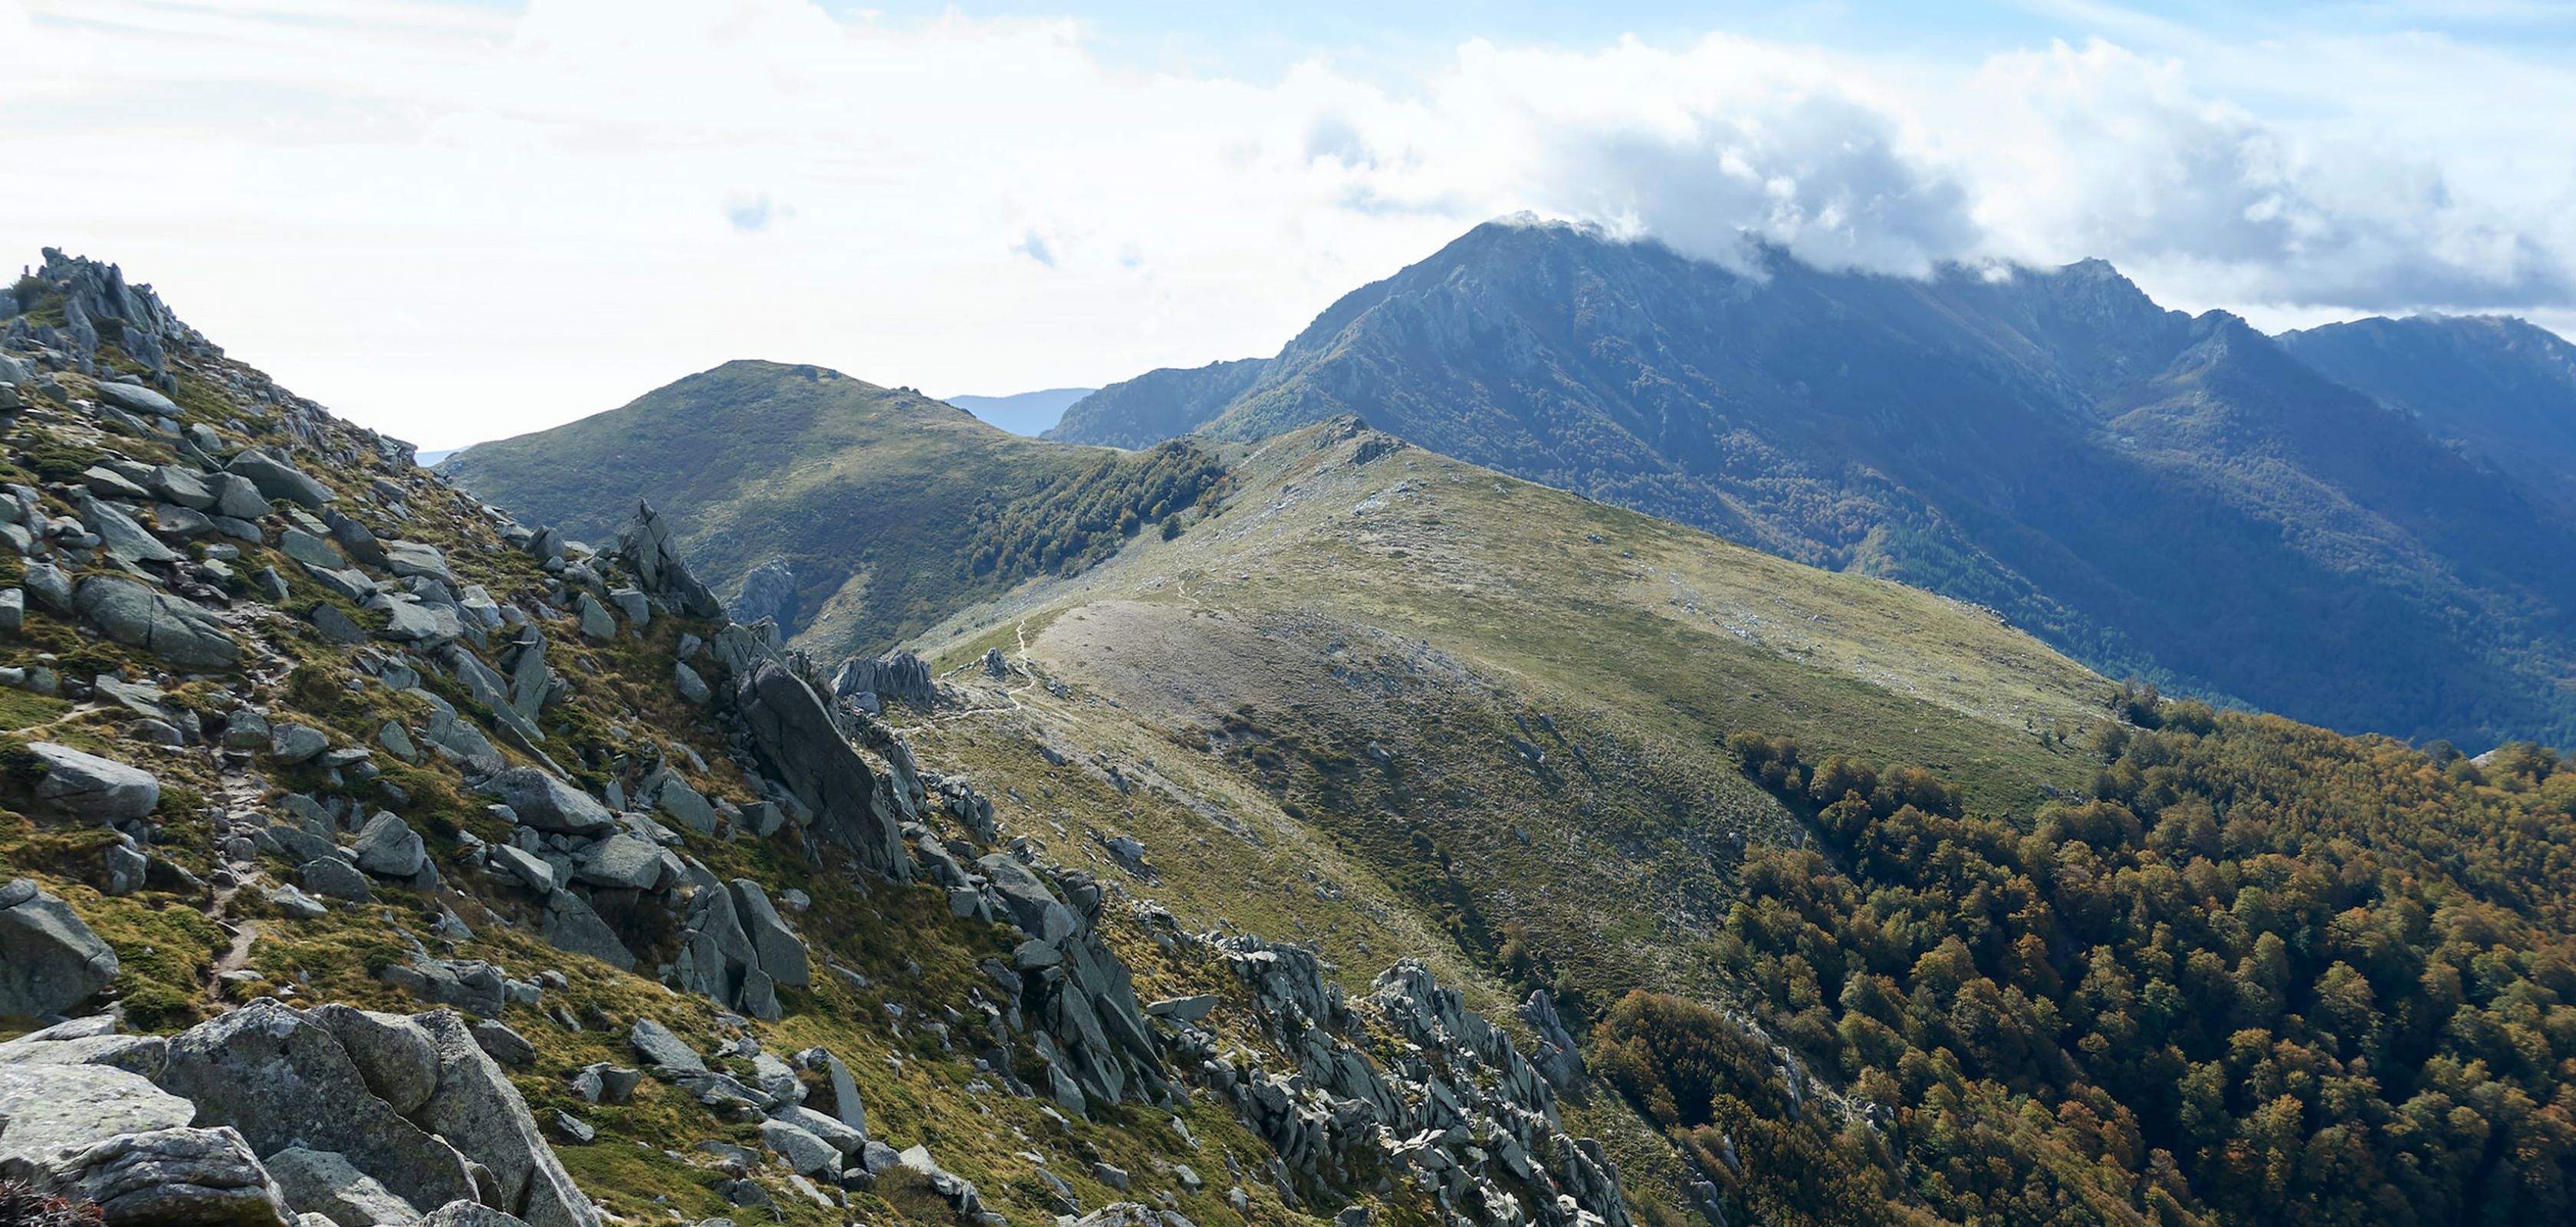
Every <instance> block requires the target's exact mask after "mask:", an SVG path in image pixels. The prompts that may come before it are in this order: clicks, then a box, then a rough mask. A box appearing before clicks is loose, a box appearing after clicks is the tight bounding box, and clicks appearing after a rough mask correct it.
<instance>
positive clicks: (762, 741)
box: [726, 628, 912, 881]
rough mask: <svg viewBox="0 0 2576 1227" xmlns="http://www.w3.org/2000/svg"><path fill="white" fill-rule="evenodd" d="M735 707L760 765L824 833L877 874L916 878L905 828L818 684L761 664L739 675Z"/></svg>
mask: <svg viewBox="0 0 2576 1227" xmlns="http://www.w3.org/2000/svg"><path fill="white" fill-rule="evenodd" d="M726 633H727V634H728V635H730V634H732V628H728V630H727V632H726ZM734 705H735V708H736V710H737V711H738V712H739V713H740V714H741V717H742V721H743V724H744V726H745V728H746V729H747V730H748V731H749V732H750V734H751V740H752V747H753V750H754V751H755V753H756V754H757V756H758V758H759V760H760V762H761V763H762V764H763V765H764V766H766V767H767V768H768V770H769V771H770V773H771V774H772V775H773V776H775V777H776V778H778V779H779V780H781V781H782V782H784V783H785V784H786V785H787V789H788V791H789V792H790V793H792V794H794V796H795V797H796V799H797V800H798V801H799V802H801V803H802V804H803V805H804V806H805V807H806V808H807V809H809V810H812V811H814V812H815V814H816V815H817V820H816V826H817V833H818V834H820V835H822V836H824V837H826V838H828V839H831V840H832V841H834V842H836V843H839V844H841V845H843V846H844V847H847V848H849V849H850V850H851V851H852V852H853V853H854V854H855V855H856V857H857V859H858V861H859V863H860V864H861V865H862V866H864V867H865V868H866V869H867V870H868V871H870V872H872V873H875V874H877V875H879V876H881V877H888V878H893V879H895V880H898V881H909V880H911V878H912V858H911V856H910V855H909V854H908V853H907V852H905V850H904V846H903V831H902V828H901V826H900V824H899V822H898V821H897V819H896V818H895V816H894V815H893V814H891V813H888V812H886V811H884V810H881V809H880V808H879V807H878V804H877V800H876V793H877V777H876V773H875V772H874V771H873V770H871V769H870V768H869V767H868V765H867V763H866V761H865V760H863V759H861V758H860V757H859V755H858V752H857V751H856V750H854V749H852V748H851V747H850V743H849V741H848V740H847V739H846V738H844V737H843V736H842V734H841V730H840V725H839V724H838V723H837V722H835V721H834V720H833V718H832V714H831V711H830V709H829V708H828V707H826V706H825V705H824V702H823V700H822V698H821V697H819V696H817V695H816V694H815V693H814V689H813V687H811V686H809V685H807V684H806V683H805V680H804V679H803V678H800V677H798V676H797V675H796V673H795V671H794V670H791V669H789V668H787V667H786V666H785V665H783V664H780V663H779V662H777V661H775V660H769V659H760V660H756V661H754V662H752V663H751V664H750V666H749V668H748V669H746V670H745V671H743V672H742V673H741V674H739V675H738V676H737V679H736V684H735V687H734Z"/></svg>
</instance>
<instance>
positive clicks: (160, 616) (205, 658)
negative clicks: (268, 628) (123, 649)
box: [73, 575, 241, 669]
mask: <svg viewBox="0 0 2576 1227" xmlns="http://www.w3.org/2000/svg"><path fill="white" fill-rule="evenodd" d="M73 604H74V606H75V607H76V608H77V609H78V610H79V611H80V615H81V616H82V617H84V618H87V619H88V620H89V621H90V622H91V623H92V624H94V625H96V626H97V627H98V629H99V631H100V633H102V634H104V635H106V636H107V637H108V638H110V639H113V640H115V641H117V642H118V643H122V644H124V645H126V646H127V647H133V648H142V649H144V650H145V651H148V652H150V653H152V654H153V655H155V656H158V657H160V658H161V659H163V660H166V661H169V662H170V663H172V664H174V665H181V666H185V667H188V668H193V669H223V668H230V667H231V666H232V665H233V663H234V662H235V661H237V660H239V659H240V657H241V645H240V644H238V643H236V642H234V640H233V637H232V635H231V634H230V633H229V632H227V631H226V630H225V629H224V626H223V622H222V620H220V619H218V618H216V617H215V615H213V614H212V613H209V612H207V611H206V610H205V609H203V608H201V607H199V606H198V605H196V604H195V603H193V602H190V601H186V600H182V599H180V598H178V597H175V596H170V595H168V594H166V593H160V592H155V591H153V590H152V589H151V588H150V587H149V586H147V585H145V584H142V583H140V582H138V581H135V580H131V579H127V578H125V577H124V576H121V575H93V576H90V577H89V578H87V579H84V580H82V581H81V584H80V590H79V592H78V594H77V595H76V596H75V597H74V598H73Z"/></svg>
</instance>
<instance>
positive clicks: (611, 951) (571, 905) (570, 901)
mask: <svg viewBox="0 0 2576 1227" xmlns="http://www.w3.org/2000/svg"><path fill="white" fill-rule="evenodd" d="M539 863H540V864H542V863H543V862H539ZM548 868H550V869H551V866H549V867H548ZM539 932H540V933H541V934H542V935H543V936H544V937H545V939H546V941H547V942H548V943H550V944H552V945H553V946H554V948H555V949H557V950H563V951H567V952H569V953H572V954H586V955H589V956H590V957H592V958H594V959H597V960H599V961H600V962H602V963H606V964H608V965H609V966H611V967H614V968H616V969H618V970H619V971H632V970H634V969H635V955H634V952H632V951H630V950H628V949H627V948H626V943H625V942H624V941H623V940H621V939H619V937H618V936H617V930H616V929H614V928H611V927H610V926H609V924H608V922H607V921H605V920H602V919H600V918H599V913H598V912H597V911H594V910H592V908H591V906H590V903H589V901H588V900H585V899H583V898H582V897H581V896H579V895H576V894H574V893H572V892H571V891H568V890H558V891H555V892H554V893H552V894H549V895H547V896H546V914H545V919H544V920H543V921H542V922H541V925H540V927H539Z"/></svg>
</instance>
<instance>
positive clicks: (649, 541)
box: [617, 503, 725, 618]
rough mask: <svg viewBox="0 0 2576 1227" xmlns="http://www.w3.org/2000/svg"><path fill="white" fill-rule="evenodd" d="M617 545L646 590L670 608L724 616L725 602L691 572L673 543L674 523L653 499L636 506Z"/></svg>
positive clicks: (693, 614) (700, 615) (698, 615)
mask: <svg viewBox="0 0 2576 1227" xmlns="http://www.w3.org/2000/svg"><path fill="white" fill-rule="evenodd" d="M617 547H618V549H619V551H620V552H622V553H624V554H625V556H626V559H627V561H629V562H631V563H633V564H634V565H635V571H636V574H637V575H638V576H640V577H641V578H642V579H643V581H644V590H645V591H646V592H650V593H652V594H653V595H655V596H658V597H660V598H662V599H663V601H665V602H667V603H668V604H669V605H670V606H671V608H673V609H676V610H678V611H680V612H681V613H682V614H685V615H687V616H689V617H693V618H721V617H723V616H725V607H724V602H722V601H719V600H717V599H716V594H715V593H714V592H712V591H709V590H708V588H707V586H706V585H705V584H702V583H699V582H698V577H697V576H695V575H692V574H690V573H689V564H688V563H687V562H685V561H682V560H681V558H680V551H679V550H678V548H677V547H675V546H673V545H672V544H671V526H670V524H669V522H667V521H665V520H664V519H663V518H662V517H661V515H660V514H659V513H657V512H655V511H654V510H653V505H652V504H650V503H639V504H637V505H636V507H635V518H634V519H632V520H629V521H627V524H626V527H625V528H624V529H623V530H621V531H620V532H619V533H618V534H617Z"/></svg>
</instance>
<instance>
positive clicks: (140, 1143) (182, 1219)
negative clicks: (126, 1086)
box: [47, 1127, 289, 1227]
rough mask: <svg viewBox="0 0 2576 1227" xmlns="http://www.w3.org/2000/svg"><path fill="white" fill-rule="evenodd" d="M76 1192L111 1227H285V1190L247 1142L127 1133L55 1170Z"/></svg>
mask: <svg viewBox="0 0 2576 1227" xmlns="http://www.w3.org/2000/svg"><path fill="white" fill-rule="evenodd" d="M47 1167H48V1168H49V1169H50V1174H51V1175H52V1178H53V1179H54V1180H55V1181H57V1182H59V1183H60V1184H61V1185H62V1186H63V1187H64V1188H65V1189H67V1190H68V1191H70V1192H72V1193H75V1194H77V1195H78V1196H80V1197H83V1198H86V1199H88V1200H90V1201H94V1202H96V1203H98V1207H99V1214H100V1217H101V1218H102V1219H103V1220H104V1221H105V1222H106V1223H107V1224H108V1227H283V1225H284V1224H285V1223H287V1222H288V1221H289V1218H288V1215H287V1213H286V1203H285V1200H284V1198H283V1196H282V1195H281V1193H280V1191H279V1189H278V1187H277V1183H276V1182H275V1181H273V1180H271V1179H269V1175H268V1171H267V1169H266V1168H264V1167H262V1166H261V1165H260V1162H259V1159H258V1157H257V1156H255V1155H253V1154H252V1153H251V1150H250V1147H249V1145H248V1144H247V1143H246V1142H244V1141H243V1140H242V1136H241V1134H239V1133H237V1132H235V1131H233V1130H231V1129H223V1128H216V1129H191V1128H185V1127H172V1128H166V1129H154V1130H148V1131H144V1132H136V1133H120V1134H117V1135H116V1136H114V1137H110V1138H105V1139H102V1140H100V1141H97V1142H93V1143H91V1144H90V1145H88V1146H86V1147H83V1148H81V1149H79V1150H75V1151H69V1152H65V1153H62V1154H59V1155H57V1156H56V1157H55V1158H54V1159H53V1160H52V1161H51V1162H50V1163H48V1164H47Z"/></svg>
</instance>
